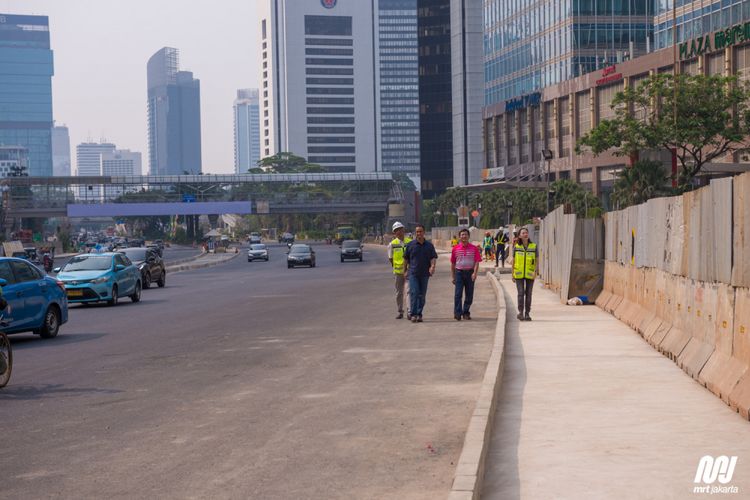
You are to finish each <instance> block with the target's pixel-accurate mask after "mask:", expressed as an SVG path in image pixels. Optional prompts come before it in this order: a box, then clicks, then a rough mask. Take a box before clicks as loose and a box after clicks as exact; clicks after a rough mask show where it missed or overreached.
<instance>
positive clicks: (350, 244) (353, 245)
mask: <svg viewBox="0 0 750 500" xmlns="http://www.w3.org/2000/svg"><path fill="white" fill-rule="evenodd" d="M342 246H343V247H344V248H359V247H360V245H359V241H357V240H349V241H345V242H344V243H342Z"/></svg>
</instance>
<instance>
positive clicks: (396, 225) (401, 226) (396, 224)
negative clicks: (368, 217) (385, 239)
mask: <svg viewBox="0 0 750 500" xmlns="http://www.w3.org/2000/svg"><path fill="white" fill-rule="evenodd" d="M403 228H404V225H403V224H401V223H400V222H398V221H397V222H394V223H393V228H392V230H393V231H395V230H396V229H403Z"/></svg>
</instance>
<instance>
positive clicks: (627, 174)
mask: <svg viewBox="0 0 750 500" xmlns="http://www.w3.org/2000/svg"><path fill="white" fill-rule="evenodd" d="M667 180H668V177H667V174H666V173H665V172H664V167H663V166H662V164H661V163H660V162H656V161H651V160H639V161H637V162H635V163H634V164H633V166H631V167H626V168H624V169H622V171H620V174H619V175H618V177H617V180H616V181H615V185H614V188H613V189H612V203H613V205H614V206H615V207H616V208H618V209H621V208H626V207H629V206H631V205H638V204H640V203H644V202H646V201H648V200H650V199H651V198H656V197H659V196H666V195H668V194H669V188H668V187H667Z"/></svg>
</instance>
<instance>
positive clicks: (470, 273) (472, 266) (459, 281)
mask: <svg viewBox="0 0 750 500" xmlns="http://www.w3.org/2000/svg"><path fill="white" fill-rule="evenodd" d="M458 236H459V238H461V242H460V243H459V244H458V245H456V246H454V247H453V249H452V250H451V276H452V282H453V284H454V285H455V286H456V287H455V290H454V294H453V318H454V319H455V320H456V321H461V320H462V319H471V311H470V310H469V309H471V303H472V302H473V301H474V282H475V281H476V280H477V273H478V272H479V263H480V262H482V254H481V253H480V252H479V248H477V247H476V246H474V245H472V244H471V243H469V230H468V229H462V230H461V231H459V233H458ZM462 298H463V304H462V303H461V299H462Z"/></svg>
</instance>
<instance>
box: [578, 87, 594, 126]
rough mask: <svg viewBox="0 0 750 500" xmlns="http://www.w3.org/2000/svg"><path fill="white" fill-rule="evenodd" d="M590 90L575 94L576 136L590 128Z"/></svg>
mask: <svg viewBox="0 0 750 500" xmlns="http://www.w3.org/2000/svg"><path fill="white" fill-rule="evenodd" d="M590 92H591V91H590V90H587V91H584V92H579V93H578V94H576V111H577V115H578V117H577V121H578V137H581V136H582V135H584V134H585V133H586V132H588V131H589V130H591V105H590V101H589V99H590Z"/></svg>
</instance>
